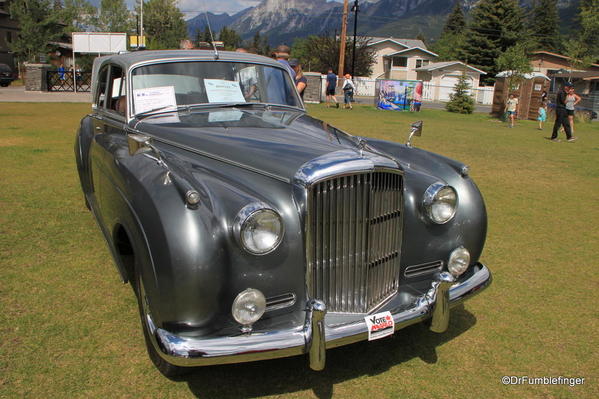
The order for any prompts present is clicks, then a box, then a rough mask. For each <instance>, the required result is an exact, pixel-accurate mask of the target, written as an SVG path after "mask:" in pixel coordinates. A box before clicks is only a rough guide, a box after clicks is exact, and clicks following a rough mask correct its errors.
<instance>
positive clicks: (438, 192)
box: [423, 183, 458, 224]
mask: <svg viewBox="0 0 599 399" xmlns="http://www.w3.org/2000/svg"><path fill="white" fill-rule="evenodd" d="M457 204H458V194H457V193H456V191H455V189H454V188H453V187H451V186H447V185H445V184H443V183H434V184H431V185H430V186H429V188H427V189H426V191H425V192H424V200H423V206H424V211H425V213H426V216H427V217H428V219H429V220H430V221H431V222H433V223H437V224H444V223H447V222H449V221H450V220H451V219H452V218H453V217H454V215H455V211H456V208H457Z"/></svg>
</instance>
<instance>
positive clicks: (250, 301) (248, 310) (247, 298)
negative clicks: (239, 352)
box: [231, 288, 266, 332]
mask: <svg viewBox="0 0 599 399" xmlns="http://www.w3.org/2000/svg"><path fill="white" fill-rule="evenodd" d="M265 310H266V298H265V297H264V294H262V292H260V291H258V290H256V289H254V288H248V289H247V290H245V291H242V292H240V293H239V295H237V298H235V300H234V301H233V306H232V307H231V314H232V315H233V318H234V319H235V321H237V322H238V323H239V324H241V325H242V328H241V331H243V332H250V331H252V324H254V323H255V322H256V321H258V320H259V319H260V317H262V315H263V314H264V311H265Z"/></svg>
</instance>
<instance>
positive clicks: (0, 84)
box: [0, 83, 10, 87]
mask: <svg viewBox="0 0 599 399" xmlns="http://www.w3.org/2000/svg"><path fill="white" fill-rule="evenodd" d="M9 84H10V83H0V86H2V87H8V85H9Z"/></svg>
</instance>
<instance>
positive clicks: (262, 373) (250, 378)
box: [177, 306, 476, 399]
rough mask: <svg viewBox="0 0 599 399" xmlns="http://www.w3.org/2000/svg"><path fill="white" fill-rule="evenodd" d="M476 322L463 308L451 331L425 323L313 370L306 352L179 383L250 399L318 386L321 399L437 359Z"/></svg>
mask: <svg viewBox="0 0 599 399" xmlns="http://www.w3.org/2000/svg"><path fill="white" fill-rule="evenodd" d="M475 324H476V318H475V316H474V315H473V314H472V313H470V312H469V311H468V310H466V309H465V308H464V307H463V306H459V307H457V308H455V309H452V311H451V322H450V325H449V329H448V330H447V331H446V332H445V333H443V334H436V333H433V332H431V331H430V330H429V329H428V327H427V326H425V325H424V324H423V323H421V324H417V325H414V326H410V327H408V328H405V329H403V330H399V331H397V332H395V334H394V335H393V337H392V338H384V339H381V340H380V341H374V342H360V343H356V344H353V345H348V346H344V347H340V348H335V349H330V350H328V351H327V359H326V368H325V370H324V371H320V372H315V371H312V370H310V369H309V367H308V360H307V357H306V356H297V357H291V358H283V359H276V360H267V361H261V362H252V363H240V364H234V365H223V366H212V367H200V368H198V369H197V370H194V371H193V373H191V374H188V375H185V376H184V377H180V378H178V379H177V381H180V382H187V384H188V385H189V389H190V391H191V392H192V393H193V394H194V395H195V396H196V397H202V398H246V397H256V396H262V395H282V394H286V393H293V392H298V391H303V390H312V391H313V393H314V395H315V396H316V397H318V398H320V399H328V398H331V397H332V396H333V386H334V385H335V384H336V383H339V382H343V381H346V380H350V379H354V378H359V377H362V376H372V375H378V374H381V373H384V372H386V371H387V370H389V369H390V368H391V367H393V366H395V365H397V364H400V363H403V362H406V361H408V360H410V359H413V358H420V359H421V360H422V361H424V362H426V363H436V362H437V352H436V348H437V346H439V345H442V344H443V343H445V342H447V341H450V340H452V339H453V338H455V337H457V336H459V335H461V334H462V333H464V332H465V331H467V330H468V329H470V328H471V327H472V326H474V325H475Z"/></svg>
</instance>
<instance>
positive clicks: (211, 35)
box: [204, 7, 218, 60]
mask: <svg viewBox="0 0 599 399" xmlns="http://www.w3.org/2000/svg"><path fill="white" fill-rule="evenodd" d="M204 16H205V17H206V25H208V32H210V41H211V42H212V48H213V49H214V59H215V60H218V50H217V49H216V44H215V43H214V35H213V34H212V28H211V27H210V20H209V19H208V7H206V11H204Z"/></svg>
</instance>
